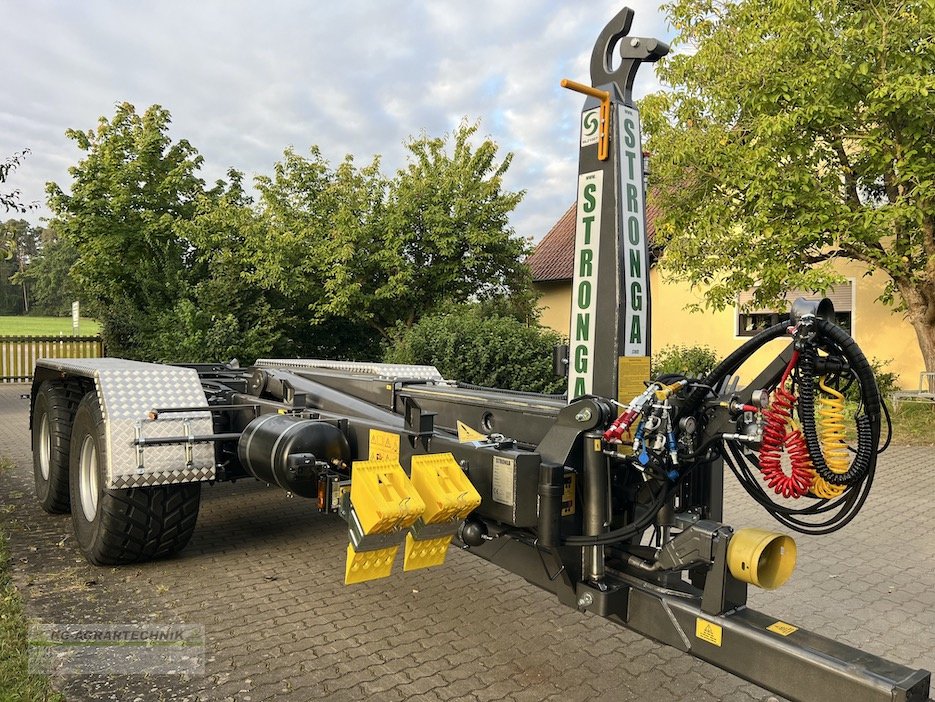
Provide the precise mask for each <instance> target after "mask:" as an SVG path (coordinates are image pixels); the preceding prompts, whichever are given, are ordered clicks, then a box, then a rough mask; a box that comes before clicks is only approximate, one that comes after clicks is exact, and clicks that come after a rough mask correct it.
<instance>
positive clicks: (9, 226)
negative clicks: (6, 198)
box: [0, 219, 42, 314]
mask: <svg viewBox="0 0 935 702" xmlns="http://www.w3.org/2000/svg"><path fill="white" fill-rule="evenodd" d="M41 234H42V229H41V228H39V227H33V226H32V225H30V224H29V222H27V221H26V220H25V219H8V220H7V221H6V222H0V242H3V243H2V244H0V246H2V248H3V249H4V250H5V254H4V260H2V261H0V287H2V291H0V311H2V312H3V314H26V313H28V312H29V311H30V302H31V295H30V294H29V289H28V285H27V281H26V280H25V279H24V278H23V277H22V273H23V271H25V269H26V266H27V265H28V264H29V263H30V262H31V261H32V260H33V258H35V256H36V252H37V251H38V246H39V238H40V235H41Z"/></svg>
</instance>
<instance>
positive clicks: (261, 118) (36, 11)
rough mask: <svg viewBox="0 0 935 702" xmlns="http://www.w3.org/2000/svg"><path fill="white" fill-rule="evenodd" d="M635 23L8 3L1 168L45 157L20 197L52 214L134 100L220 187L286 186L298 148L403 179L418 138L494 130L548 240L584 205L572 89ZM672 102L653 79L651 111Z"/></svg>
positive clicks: (454, 13)
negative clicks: (50, 189) (616, 26)
mask: <svg viewBox="0 0 935 702" xmlns="http://www.w3.org/2000/svg"><path fill="white" fill-rule="evenodd" d="M629 4H630V6H631V7H633V8H634V9H635V11H636V20H635V22H634V26H633V30H632V33H633V34H635V35H639V36H655V37H660V38H663V39H664V38H666V36H667V34H668V33H669V32H668V29H667V27H666V26H665V22H664V17H663V15H662V14H661V12H660V11H659V9H658V4H657V2H654V1H651V0H630V2H629ZM620 7H621V5H619V4H617V3H616V2H610V1H609V0H602V1H601V2H589V3H578V2H568V3H557V2H548V1H547V0H528V1H526V2H511V3H504V2H499V1H496V0H481V1H475V2H471V3H466V2H463V1H456V0H431V1H430V0H422V1H421V2H416V1H414V0H413V1H410V2H392V3H373V2H367V1H366V0H344V1H342V2H314V3H310V2H303V1H301V0H280V1H279V2H275V3H263V4H260V3H250V2H245V1H244V0H230V1H226V2H222V1H221V0H202V1H200V2H197V3H194V2H187V1H185V0H163V2H160V3H118V2H112V1H105V0H86V1H85V2H81V3H58V2H53V1H52V0H37V1H35V2H30V3H24V2H20V1H19V0H0V16H2V17H3V18H4V21H3V23H2V25H0V45H2V46H4V48H5V56H6V59H7V60H6V62H5V63H6V66H7V71H5V74H6V75H5V82H4V87H3V102H2V104H0V156H7V155H10V154H12V153H14V152H15V151H19V150H21V149H22V148H24V147H29V148H30V149H31V150H32V154H31V155H30V156H29V157H28V158H27V160H26V161H25V162H24V163H23V165H22V167H21V168H20V169H19V170H17V171H16V173H15V174H14V176H13V180H11V183H10V185H11V186H13V187H19V188H20V189H21V190H22V191H23V195H24V198H25V199H26V200H40V201H44V182H45V181H49V180H51V181H55V182H57V183H59V184H61V185H65V186H67V183H68V181H69V179H68V174H67V168H68V166H69V165H72V164H74V163H76V162H77V160H78V159H79V158H80V155H81V152H80V151H79V150H78V149H77V148H76V147H75V146H74V144H73V143H72V142H71V141H69V140H68V139H67V138H66V137H65V136H64V132H65V130H66V129H68V128H78V129H84V130H87V129H91V128H93V127H94V126H95V125H96V123H97V119H98V118H99V117H100V116H102V115H103V116H107V117H110V116H111V115H112V114H113V111H114V105H115V104H116V103H118V102H121V101H123V100H128V101H130V102H133V103H134V104H135V105H136V106H137V108H138V109H139V110H140V111H142V110H143V109H145V108H146V107H147V106H149V105H150V104H153V103H159V104H161V105H163V106H164V107H166V108H167V109H168V110H169V111H170V112H171V113H172V116H173V125H172V135H173V137H174V138H183V137H184V138H186V139H188V140H189V141H190V142H191V143H192V144H193V145H194V146H195V147H196V148H197V149H198V150H199V151H200V152H201V154H202V155H203V156H204V158H205V165H204V168H203V176H204V178H205V179H206V180H207V181H208V182H211V181H213V180H214V179H216V178H219V177H223V176H224V173H225V172H226V171H227V169H228V168H229V167H234V168H238V169H240V170H242V171H244V172H246V173H247V175H248V176H252V175H255V174H259V173H269V172H270V170H271V167H272V165H273V163H275V162H276V161H277V160H278V159H279V157H280V155H281V153H282V150H283V149H284V148H285V147H287V146H293V147H294V148H295V149H296V150H297V151H299V152H300V153H304V152H306V150H307V149H308V147H309V146H310V145H311V144H318V145H319V146H320V148H321V150H322V153H323V154H324V155H325V157H326V158H328V159H329V160H331V161H332V162H336V161H338V160H340V159H341V158H342V157H343V156H344V154H345V153H353V154H354V155H355V156H356V157H357V159H358V161H359V162H367V161H369V160H370V158H371V157H372V155H373V154H375V153H379V154H382V155H383V164H384V167H385V168H386V169H388V170H391V169H396V168H398V167H400V166H401V165H402V164H403V159H404V157H405V148H404V142H405V140H406V138H407V137H408V136H410V135H417V134H419V133H420V132H421V131H426V132H427V133H429V134H433V135H435V134H440V133H442V132H444V131H448V130H451V129H452V128H454V127H455V126H456V125H457V124H458V122H459V121H460V120H461V119H462V118H463V117H465V116H466V117H468V118H469V119H472V120H473V119H478V118H480V120H481V133H482V134H484V135H489V136H491V137H492V138H493V139H494V140H495V141H497V142H498V143H499V144H500V145H501V146H502V148H503V149H504V150H509V151H513V152H514V154H515V157H514V161H513V165H512V168H511V170H510V173H509V176H508V180H507V184H508V185H509V187H511V188H516V189H525V190H526V191H527V195H526V198H525V200H524V202H523V204H522V205H521V206H520V207H519V209H518V210H517V212H516V213H515V215H514V217H513V226H514V227H515V229H516V231H517V233H519V234H521V235H523V236H532V237H534V238H536V239H538V238H540V237H541V236H543V235H544V234H545V233H546V231H548V229H549V227H551V225H552V224H553V223H554V221H555V220H556V219H557V218H558V217H559V216H561V214H562V213H563V212H564V211H565V209H566V208H567V206H568V205H569V204H570V202H571V201H572V200H573V198H574V192H575V184H574V181H575V173H576V170H577V148H576V143H575V142H576V137H577V120H578V111H579V110H580V106H581V103H582V101H581V96H579V95H575V94H573V93H570V92H568V91H565V90H562V89H561V88H560V87H559V85H558V84H559V81H560V80H561V79H562V78H565V77H568V78H573V79H576V80H579V81H584V82H587V81H588V79H589V75H588V70H589V61H590V54H591V47H592V45H593V43H594V40H595V38H596V37H597V34H598V32H599V31H600V30H601V29H602V28H603V26H604V24H605V23H606V22H607V21H609V20H610V18H611V17H613V15H614V14H615V13H616V12H617V11H619V9H620ZM656 87H657V83H656V81H655V79H654V76H653V74H652V71H651V70H647V69H643V72H642V73H641V75H640V77H639V79H638V81H637V90H636V92H637V94H638V95H641V94H644V93H645V92H646V90H652V89H655V88H656ZM39 214H41V215H45V214H47V211H45V210H44V209H43V210H41V211H40V212H39ZM0 216H3V215H2V214H0ZM33 219H35V216H33Z"/></svg>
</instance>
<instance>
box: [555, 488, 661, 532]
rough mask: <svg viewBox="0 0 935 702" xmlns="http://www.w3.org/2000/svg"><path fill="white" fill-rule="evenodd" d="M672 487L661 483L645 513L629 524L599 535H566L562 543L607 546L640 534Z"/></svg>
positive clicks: (653, 517) (650, 521)
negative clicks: (661, 485)
mask: <svg viewBox="0 0 935 702" xmlns="http://www.w3.org/2000/svg"><path fill="white" fill-rule="evenodd" d="M673 488H674V486H668V485H663V487H662V488H660V490H659V493H658V494H657V495H656V496H655V497H654V499H653V502H652V503H651V504H650V505H649V507H648V511H647V512H646V514H644V515H643V516H642V517H641V518H640V519H638V520H636V521H634V522H633V523H632V524H630V525H629V526H625V527H620V528H619V529H614V530H612V531H608V532H607V533H605V534H600V535H599V536H566V537H565V538H564V539H563V540H562V545H563V546H609V545H611V544H616V543H620V542H621V541H626V540H628V539H632V538H633V537H634V536H636V535H637V534H641V533H642V532H643V531H644V530H645V529H646V527H648V526H649V525H650V524H652V521H653V520H654V519H655V518H656V513H657V512H658V511H659V510H660V509H662V506H663V505H664V504H665V501H666V500H667V499H668V498H669V495H670V494H671V493H672V490H673Z"/></svg>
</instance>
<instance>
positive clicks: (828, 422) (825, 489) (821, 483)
mask: <svg viewBox="0 0 935 702" xmlns="http://www.w3.org/2000/svg"><path fill="white" fill-rule="evenodd" d="M818 387H819V388H821V389H822V391H823V392H824V394H822V395H820V396H819V398H818V417H819V420H818V435H819V437H820V438H821V451H822V453H824V455H825V463H826V464H827V465H828V468H829V469H830V470H831V472H832V473H837V474H838V475H843V474H844V473H846V472H847V471H848V469H849V468H850V466H851V459H850V454H849V452H848V449H847V437H846V432H845V427H844V395H842V394H841V393H840V392H838V391H837V390H835V389H834V388H832V387H829V386H828V385H826V384H825V378H824V377H822V378H820V379H819V381H818ZM845 487H846V486H845V485H832V484H831V483H829V482H828V481H826V480H824V479H823V478H822V477H821V476H820V475H818V474H817V473H816V474H815V480H814V482H813V483H812V488H811V493H812V494H813V495H815V497H821V498H824V499H831V498H833V497H837V496H838V495H840V494H841V493H842V492H844V488H845Z"/></svg>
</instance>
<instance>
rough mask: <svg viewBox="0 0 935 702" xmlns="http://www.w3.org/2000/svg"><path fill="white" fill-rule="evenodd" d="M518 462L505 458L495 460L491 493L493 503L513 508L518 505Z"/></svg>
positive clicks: (497, 457)
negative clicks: (516, 483) (516, 478)
mask: <svg viewBox="0 0 935 702" xmlns="http://www.w3.org/2000/svg"><path fill="white" fill-rule="evenodd" d="M515 476H516V461H515V460H514V459H512V458H506V457H504V456H494V458H493V480H492V481H491V482H492V485H491V488H492V489H491V492H492V493H493V494H492V497H493V501H494V502H499V503H500V504H501V505H509V506H510V507H513V506H514V505H515V504H516V485H515V483H514V479H515Z"/></svg>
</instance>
